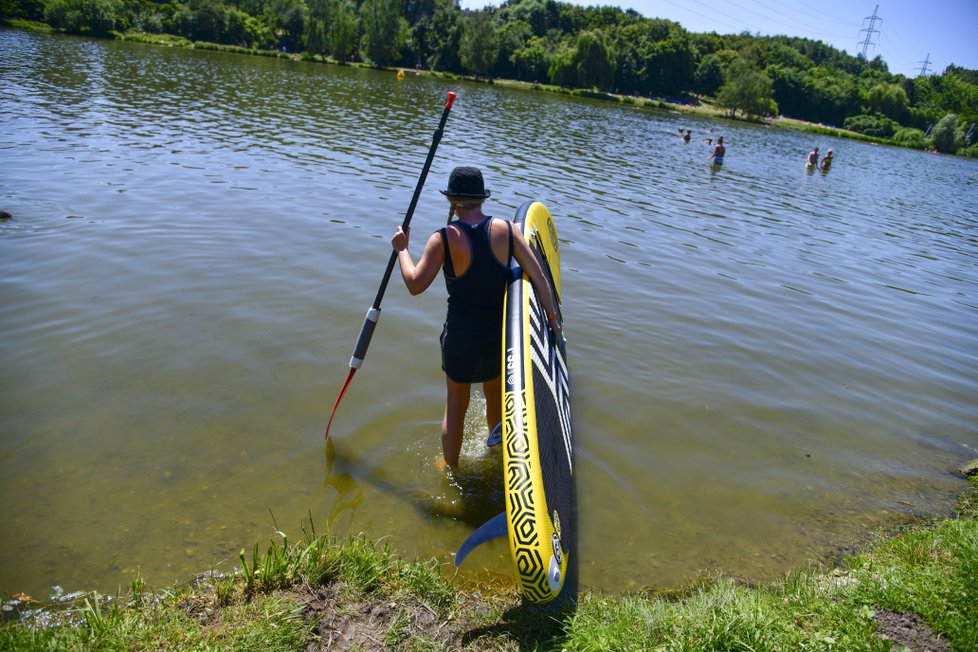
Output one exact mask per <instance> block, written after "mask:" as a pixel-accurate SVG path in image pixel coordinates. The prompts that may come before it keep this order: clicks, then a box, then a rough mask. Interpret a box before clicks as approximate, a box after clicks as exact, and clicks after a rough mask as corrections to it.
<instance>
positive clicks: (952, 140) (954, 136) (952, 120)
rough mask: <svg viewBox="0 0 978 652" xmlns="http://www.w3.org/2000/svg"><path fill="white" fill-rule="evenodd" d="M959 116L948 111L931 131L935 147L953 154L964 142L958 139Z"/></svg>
mask: <svg viewBox="0 0 978 652" xmlns="http://www.w3.org/2000/svg"><path fill="white" fill-rule="evenodd" d="M957 132H958V116H956V115H954V114H953V113H948V114H947V115H946V116H944V117H943V118H941V119H940V120H939V121H938V123H937V124H936V125H934V128H933V129H932V130H931V132H930V139H931V143H932V144H933V145H934V149H936V150H937V151H938V152H943V153H945V154H953V153H955V152H956V151H958V148H959V147H960V146H961V145H962V144H963V143H961V142H959V139H958V133H957Z"/></svg>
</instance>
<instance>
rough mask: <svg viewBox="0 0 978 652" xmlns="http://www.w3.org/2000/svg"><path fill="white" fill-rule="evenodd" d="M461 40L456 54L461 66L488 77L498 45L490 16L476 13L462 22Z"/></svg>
mask: <svg viewBox="0 0 978 652" xmlns="http://www.w3.org/2000/svg"><path fill="white" fill-rule="evenodd" d="M462 26H463V28H462V38H461V40H460V41H459V44H458V54H459V57H460V58H461V60H462V66H464V67H465V69H466V70H467V71H468V72H470V73H473V74H475V75H476V76H477V77H478V76H479V75H488V74H489V73H490V72H491V71H492V69H493V66H495V65H496V56H497V55H498V44H497V38H496V30H495V27H493V24H492V15H491V14H490V13H489V12H488V11H476V12H473V13H472V14H470V15H469V16H467V17H465V18H464V19H463V21H462Z"/></svg>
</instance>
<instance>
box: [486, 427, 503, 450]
mask: <svg viewBox="0 0 978 652" xmlns="http://www.w3.org/2000/svg"><path fill="white" fill-rule="evenodd" d="M501 443H503V422H502V421H500V422H499V423H497V424H496V427H495V428H493V429H492V432H490V433H489V439H487V440H486V446H490V447H492V446H495V445H496V444H501Z"/></svg>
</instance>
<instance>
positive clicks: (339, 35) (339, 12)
mask: <svg viewBox="0 0 978 652" xmlns="http://www.w3.org/2000/svg"><path fill="white" fill-rule="evenodd" d="M326 9H327V11H326V19H325V20H326V25H327V28H326V53H327V54H329V55H330V56H331V57H333V58H334V59H336V60H337V61H346V60H347V59H349V58H350V55H352V54H353V50H354V47H355V45H356V38H357V27H358V24H357V14H356V9H355V7H354V4H353V0H329V1H328V2H327V5H326Z"/></svg>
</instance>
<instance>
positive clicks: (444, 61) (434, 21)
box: [422, 0, 462, 70]
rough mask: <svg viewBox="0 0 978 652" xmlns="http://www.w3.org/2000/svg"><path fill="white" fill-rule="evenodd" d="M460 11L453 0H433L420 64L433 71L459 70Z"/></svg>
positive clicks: (460, 65)
mask: <svg viewBox="0 0 978 652" xmlns="http://www.w3.org/2000/svg"><path fill="white" fill-rule="evenodd" d="M461 38H462V11H461V10H460V9H459V8H458V4H457V3H456V2H455V0H435V4H434V7H433V8H432V13H431V29H430V30H428V31H427V32H426V33H425V42H424V52H425V56H426V58H425V59H423V60H422V62H423V63H424V64H425V65H427V67H429V68H431V69H433V70H461V67H462V64H461V61H460V59H459V55H458V50H459V41H460V40H461Z"/></svg>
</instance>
